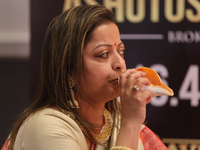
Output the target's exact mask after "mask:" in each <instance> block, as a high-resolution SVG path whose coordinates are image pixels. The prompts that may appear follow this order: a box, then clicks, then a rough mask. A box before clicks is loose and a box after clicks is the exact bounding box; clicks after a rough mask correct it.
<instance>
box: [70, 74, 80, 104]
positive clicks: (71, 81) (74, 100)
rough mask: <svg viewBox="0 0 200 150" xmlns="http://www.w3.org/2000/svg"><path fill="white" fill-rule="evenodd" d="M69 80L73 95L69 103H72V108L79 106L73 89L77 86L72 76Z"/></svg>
mask: <svg viewBox="0 0 200 150" xmlns="http://www.w3.org/2000/svg"><path fill="white" fill-rule="evenodd" d="M68 82H69V88H70V93H71V96H72V100H70V101H69V104H70V106H71V108H79V106H78V102H77V100H76V99H75V95H74V91H73V88H74V86H75V82H74V80H73V79H72V78H71V77H69V78H68ZM72 101H73V102H72Z"/></svg>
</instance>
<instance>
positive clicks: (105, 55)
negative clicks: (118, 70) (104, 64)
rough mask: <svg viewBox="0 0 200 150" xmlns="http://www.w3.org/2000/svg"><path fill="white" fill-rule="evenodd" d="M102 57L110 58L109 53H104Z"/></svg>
mask: <svg viewBox="0 0 200 150" xmlns="http://www.w3.org/2000/svg"><path fill="white" fill-rule="evenodd" d="M100 57H102V58H107V57H108V52H106V53H103V54H102V55H100Z"/></svg>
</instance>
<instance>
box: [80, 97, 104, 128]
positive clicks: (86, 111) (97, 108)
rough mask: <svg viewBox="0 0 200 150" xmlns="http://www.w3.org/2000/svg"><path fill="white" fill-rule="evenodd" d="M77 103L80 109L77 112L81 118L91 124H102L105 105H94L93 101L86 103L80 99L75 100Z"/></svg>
mask: <svg viewBox="0 0 200 150" xmlns="http://www.w3.org/2000/svg"><path fill="white" fill-rule="evenodd" d="M77 101H78V104H79V107H80V108H79V109H78V111H79V112H80V114H81V115H82V116H83V118H85V119H86V120H87V121H88V122H90V123H92V124H96V125H97V124H101V123H102V121H103V113H104V110H105V104H96V103H95V102H94V101H93V103H92V102H90V103H88V102H86V101H84V100H81V99H77Z"/></svg>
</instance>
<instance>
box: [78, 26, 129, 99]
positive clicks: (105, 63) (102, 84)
mask: <svg viewBox="0 0 200 150" xmlns="http://www.w3.org/2000/svg"><path fill="white" fill-rule="evenodd" d="M124 52H125V47H124V44H123V43H122V41H121V39H120V33H119V29H118V27H117V26H116V25H115V24H114V23H106V24H102V25H100V26H98V27H97V28H96V29H95V30H94V31H93V33H92V37H91V40H90V41H89V43H88V44H87V45H86V46H85V48H84V53H83V59H84V68H85V73H86V79H87V84H88V87H89V94H86V93H85V94H86V95H85V94H84V93H83V94H84V96H86V98H87V99H90V100H92V101H96V102H100V101H102V100H103V101H104V100H105V101H109V100H112V99H114V98H116V97H118V96H119V91H120V86H119V84H118V78H119V77H120V75H121V74H122V73H123V72H124V71H125V70H126V65H125V61H124ZM82 88H83V89H82V91H85V89H86V88H87V86H83V87H82ZM84 88H85V89H84ZM105 101H104V102H105Z"/></svg>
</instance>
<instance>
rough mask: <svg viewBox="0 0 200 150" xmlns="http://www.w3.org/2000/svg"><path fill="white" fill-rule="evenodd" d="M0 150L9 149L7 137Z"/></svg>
mask: <svg viewBox="0 0 200 150" xmlns="http://www.w3.org/2000/svg"><path fill="white" fill-rule="evenodd" d="M1 150H10V139H7V140H6V141H5V143H4V145H3V147H2V148H1Z"/></svg>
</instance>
